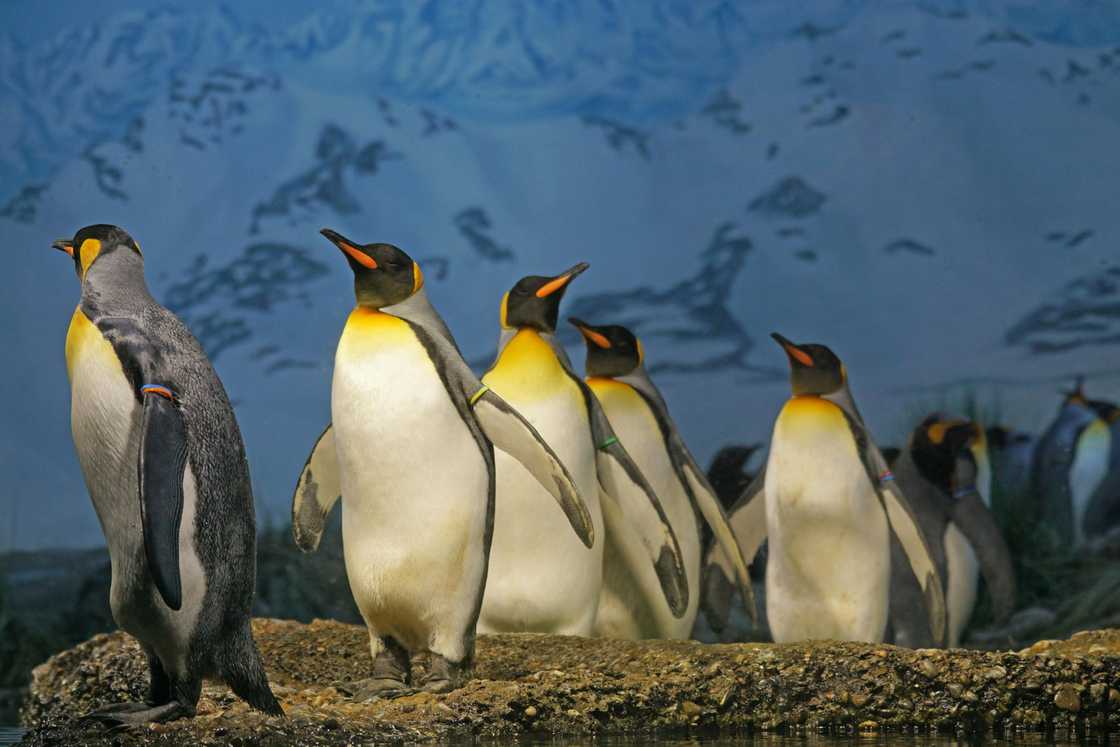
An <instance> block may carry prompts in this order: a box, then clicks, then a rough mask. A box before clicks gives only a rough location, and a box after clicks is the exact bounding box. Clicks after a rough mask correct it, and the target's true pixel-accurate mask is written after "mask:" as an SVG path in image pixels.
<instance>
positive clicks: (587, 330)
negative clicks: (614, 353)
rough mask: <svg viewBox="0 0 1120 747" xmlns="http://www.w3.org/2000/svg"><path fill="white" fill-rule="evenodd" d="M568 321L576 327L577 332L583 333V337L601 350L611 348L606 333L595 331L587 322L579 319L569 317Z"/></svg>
mask: <svg viewBox="0 0 1120 747" xmlns="http://www.w3.org/2000/svg"><path fill="white" fill-rule="evenodd" d="M568 322H569V323H570V324H571V325H572V326H573V327H575V328H576V329H578V330H579V333H580V334H581V335H583V338H584V339H585V340H587V341H588V342H590V343H591V344H592V345H595V346H596V347H600V348H602V349H603V350H610V349H611V341H610V340H608V339H607V338H606V335H603V334H602V333H600V332H596V331H595V330H594V329H592V328H591V325H589V324H588V323H587V322H583V321H580V320H579V319H569V320H568Z"/></svg>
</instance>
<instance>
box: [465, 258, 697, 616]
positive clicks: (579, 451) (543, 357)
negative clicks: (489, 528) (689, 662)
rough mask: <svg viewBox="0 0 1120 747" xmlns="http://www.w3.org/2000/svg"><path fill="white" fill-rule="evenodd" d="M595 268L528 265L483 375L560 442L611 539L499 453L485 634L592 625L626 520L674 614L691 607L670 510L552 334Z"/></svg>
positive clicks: (504, 307)
mask: <svg viewBox="0 0 1120 747" xmlns="http://www.w3.org/2000/svg"><path fill="white" fill-rule="evenodd" d="M587 267H588V265H587V264H586V263H580V264H578V265H576V266H575V267H572V268H571V269H569V270H567V271H565V272H563V273H561V274H559V275H556V276H552V277H546V276H538V275H531V276H528V277H525V278H522V279H521V280H520V281H518V282H517V283H516V284H515V285H514V286H513V288H511V289H510V290H509V291H508V292H507V293H506V294H505V296H504V297H503V298H502V302H501V314H500V316H501V326H502V332H501V337H500V339H499V342H498V354H497V357H496V358H495V361H494V364H493V365H492V366H491V368H490V369H489V371H487V372H486V374H485V375H484V376H483V377H482V383H483V384H485V385H486V386H489V387H490V388H491V390H492V391H494V392H495V393H497V394H498V395H499V396H501V397H502V398H503V399H505V400H506V401H507V402H508V403H510V405H512V406H513V407H514V408H516V409H517V411H518V412H520V413H521V414H522V415H523V416H524V417H525V418H526V419H527V420H528V421H529V422H530V423H532V425H533V426H534V427H535V428H536V429H537V430H538V432H539V433H540V434H541V436H542V437H543V438H544V439H545V440H546V441H547V442H548V444H549V445H550V446H551V447H552V448H553V450H554V451H555V452H556V454H557V456H558V457H559V458H560V459H561V461H562V462H563V463H564V465H565V466H566V467H567V468H568V469H569V471H570V472H571V474H572V476H573V478H574V479H575V481H576V485H577V487H578V488H579V491H580V494H581V495H583V496H584V499H585V500H586V501H587V505H588V509H589V510H590V512H591V518H592V523H593V524H594V525H595V527H596V534H598V536H600V537H604V538H605V542H598V543H596V545H595V547H593V548H592V549H590V550H588V549H586V548H584V547H581V546H580V545H579V540H578V539H577V538H576V537H574V536H573V535H572V534H571V533H570V532H567V531H564V529H563V527H562V526H560V525H561V524H562V523H563V522H564V521H565V519H564V516H563V514H562V513H560V512H559V511H558V510H555V509H551V507H549V506H547V505H543V506H542V505H541V502H540V501H541V497H542V495H543V493H544V489H543V488H542V487H541V486H540V484H539V483H538V482H537V481H536V479H535V478H534V477H533V476H532V475H531V474H530V473H529V472H528V471H527V470H526V469H525V468H524V467H523V466H521V464H520V463H518V462H517V461H516V460H515V459H514V458H513V457H511V456H509V455H507V454H504V453H502V452H499V453H497V454H495V459H494V461H495V470H496V474H497V494H496V498H495V509H494V512H495V515H494V538H493V541H492V543H491V546H490V569H489V573H488V575H487V579H486V591H485V594H484V595H483V600H482V611H481V613H480V616H479V621H478V629H479V631H480V632H484V633H492V632H521V631H530V632H537V633H553V634H560V635H584V636H588V635H591V634H592V632H593V626H594V624H595V618H596V613H597V610H598V606H599V596H600V593H601V590H602V575H603V547H604V544H605V543H609V542H610V538H611V537H613V536H615V535H616V534H617V533H618V532H619V531H623V529H621V528H620V527H619V526H618V524H624V525H625V531H627V532H628V533H635V532H636V533H638V535H639V539H640V544H638V545H637V546H636V549H637V550H638V552H639V556H640V557H644V562H646V563H649V564H650V565H651V566H652V568H653V572H654V574H655V575H656V577H657V578H658V580H659V581H660V583H661V589H662V592H663V594H664V595H665V598H666V602H667V604H668V605H669V608H670V610H671V611H672V613H673V614H674V615H677V616H680V615H683V614H684V612H685V610H686V608H687V604H688V583H687V577H686V575H685V570H684V565H683V561H682V559H681V551H680V548H679V546H678V544H677V540H676V536H675V535H674V533H673V530H672V528H671V527H670V526H669V523H668V519H667V518H666V516H665V511H664V509H663V508H662V506H661V503H660V501H659V500H658V498H657V496H656V495H655V494H654V492H653V489H652V488H651V487H650V486H649V484H648V483H647V482H646V480H645V478H644V477H642V473H641V470H640V469H639V468H638V467H637V465H635V464H634V462H633V460H632V459H631V458H630V456H629V454H627V452H626V449H625V448H624V447H623V444H622V443H621V442H620V441H619V439H618V438H617V436H616V435H615V434H614V431H612V430H611V427H610V423H609V422H608V420H607V418H606V416H605V415H604V414H603V410H602V407H601V406H600V404H599V401H598V400H597V399H596V398H595V395H594V394H593V393H592V392H591V390H590V388H589V387H588V386H587V384H586V383H584V381H583V380H582V379H581V378H579V376H577V375H576V374H575V372H574V371H573V370H572V367H571V363H570V362H569V360H568V356H567V354H566V353H565V352H564V349H563V348H562V347H561V346H560V345H559V344H558V343H557V342H556V339H555V336H554V335H555V332H556V321H557V318H558V315H559V309H560V302H561V299H562V298H563V296H564V292H565V290H566V289H567V287H568V284H569V283H570V282H571V281H572V280H573V279H574V278H575V277H577V276H578V275H579V274H580V273H582V272H583V271H584V270H586V269H587ZM601 504H609V505H601ZM606 519H610V522H608V523H607V524H606V527H605V532H604V521H605V520H606Z"/></svg>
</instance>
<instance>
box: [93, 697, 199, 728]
mask: <svg viewBox="0 0 1120 747" xmlns="http://www.w3.org/2000/svg"><path fill="white" fill-rule="evenodd" d="M194 714H195V709H194V708H192V707H190V706H187V705H184V704H183V703H180V702H178V701H174V700H173V701H171V702H170V703H164V704H163V705H158V706H153V705H151V704H150V703H117V704H115V705H114V706H109V707H106V708H101V709H98V710H96V711H91V712H90V713H87V714H86V715H85V716H83V717H82V718H81V719H80V720H81V721H83V722H92V723H99V724H103V725H105V726H108V727H110V729H109V733H110V734H114V733H117V732H120V731H124V730H126V729H128V728H129V727H131V726H139V725H142V724H152V723H160V722H164V721H174V720H175V719H179V718H188V717H190V716H194Z"/></svg>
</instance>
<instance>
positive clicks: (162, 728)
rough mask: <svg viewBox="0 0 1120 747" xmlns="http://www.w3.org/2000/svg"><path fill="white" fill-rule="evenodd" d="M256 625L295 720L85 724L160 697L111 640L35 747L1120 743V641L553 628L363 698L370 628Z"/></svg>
mask: <svg viewBox="0 0 1120 747" xmlns="http://www.w3.org/2000/svg"><path fill="white" fill-rule="evenodd" d="M254 631H255V633H256V636H257V640H258V642H259V643H260V646H261V650H262V653H263V655H264V658H265V663H266V665H267V667H268V674H269V677H270V679H271V681H272V683H273V687H274V689H275V692H276V695H277V697H278V698H279V699H280V702H281V703H282V704H283V706H284V708H285V710H286V711H287V714H288V718H287V719H279V718H268V717H266V716H264V715H263V714H260V713H257V712H254V711H250V710H249V709H248V707H247V706H246V705H245V704H244V703H243V702H242V701H240V700H239V699H237V698H236V697H235V696H233V695H232V694H231V693H230V692H229V690H228V689H227V688H226V687H225V686H224V685H221V684H208V685H207V686H206V687H205V688H204V690H203V695H202V700H201V702H200V703H199V709H198V716H197V717H195V718H193V719H185V720H182V721H178V722H174V723H171V724H164V725H156V726H152V727H145V728H135V729H132V730H129V731H125V732H120V733H116V734H113V735H109V734H107V733H105V732H104V731H101V730H100V729H99V728H96V727H94V728H90V729H85V730H83V729H81V728H80V727H78V725H76V724H75V723H74V721H73V718H74V717H75V716H76V715H80V714H82V713H84V712H86V711H88V710H90V709H92V708H94V707H98V706H101V705H105V704H108V703H111V702H114V701H120V700H136V699H140V698H142V697H143V695H144V693H145V690H146V687H147V679H148V676H147V669H146V665H145V664H144V660H143V656H142V655H141V653H140V650H139V648H138V647H137V646H136V644H135V642H134V641H133V640H132V639H130V638H128V637H127V636H125V635H124V634H121V633H114V634H112V635H100V636H96V637H95V638H93V639H91V640H89V641H87V642H85V643H83V644H81V645H79V646H77V647H75V648H73V649H71V650H69V651H65V652H63V653H61V654H59V655H58V656H55V657H53V658H52V659H51V660H50V661H48V662H47V663H46V664H44V665H42V666H41V667H39V668H38V669H37V670H36V671H35V676H34V682H33V683H32V688H31V696H30V698H29V701H28V703H27V704H26V706H25V709H24V720H25V723H27V724H28V725H29V726H32V727H33V728H32V731H31V732H30V733H29V734H28V737H27V739H28V741H29V742H31V743H44V742H51V741H56V740H57V741H67V742H82V743H94V744H96V743H103V744H110V743H114V744H226V743H229V742H231V741H240V742H243V743H258V742H263V743H275V744H286V743H292V742H294V741H298V742H300V743H302V744H346V743H349V742H357V741H369V740H377V741H416V740H420V739H433V738H447V737H451V736H472V735H473V736H515V735H518V734H524V733H530V732H536V733H551V734H567V735H589V734H599V733H607V732H609V733H620V734H621V733H644V734H649V733H651V732H658V733H667V732H673V733H679V732H680V731H681V730H684V729H693V728H706V727H707V728H714V727H720V728H723V729H726V730H729V731H741V730H744V729H754V730H759V731H761V730H780V731H797V730H799V729H811V730H819V729H827V730H830V731H833V732H842V733H848V732H851V731H875V730H890V731H913V730H917V731H919V732H921V733H925V732H928V731H931V730H939V731H942V732H962V731H971V732H983V731H988V730H993V731H995V732H996V733H1000V732H1001V731H1003V730H1005V729H1006V730H1031V731H1033V730H1045V729H1047V728H1057V729H1060V730H1064V729H1067V728H1074V727H1076V728H1084V729H1087V730H1088V731H1090V732H1097V733H1100V732H1103V731H1104V730H1106V729H1107V730H1109V731H1110V732H1111V733H1113V734H1116V733H1120V717H1118V715H1117V713H1118V712H1120V692H1118V691H1117V689H1116V688H1117V687H1118V685H1117V683H1120V631H1116V630H1110V631H1098V632H1093V633H1088V634H1081V635H1078V636H1075V637H1074V638H1073V639H1071V640H1070V641H1065V642H1042V643H1040V644H1037V645H1036V646H1034V647H1032V649H1028V650H1027V651H1025V652H1020V653H1013V652H981V651H963V650H958V651H910V650H908V649H900V648H895V647H892V646H885V645H866V644H854V643H834V642H815V643H808V644H787V645H774V644H728V645H706V644H701V643H695V642H688V641H644V642H637V643H632V642H624V641H610V640H602V639H582V638H566V637H555V636H541V635H502V636H481V637H480V638H479V641H478V649H477V666H476V669H475V678H474V680H472V681H471V682H469V683H468V684H467V685H466V686H465V687H463V688H462V689H460V690H458V691H456V692H453V693H450V694H448V695H443V696H432V695H428V694H417V695H412V696H409V697H404V698H400V699H397V700H392V701H383V700H374V701H371V702H366V703H358V702H354V701H352V700H351V699H349V698H348V697H347V696H346V695H345V694H343V693H342V692H340V690H339V689H338V688H336V687H335V686H334V685H335V684H341V685H343V687H345V683H346V682H352V681H354V680H358V679H362V678H364V677H368V676H369V664H370V660H369V648H368V638H367V636H366V632H365V629H364V628H361V627H356V626H352V625H344V624H341V623H336V622H327V621H315V622H313V623H311V624H310V625H302V624H299V623H294V622H285V621H280V620H257V621H256V622H255V624H254Z"/></svg>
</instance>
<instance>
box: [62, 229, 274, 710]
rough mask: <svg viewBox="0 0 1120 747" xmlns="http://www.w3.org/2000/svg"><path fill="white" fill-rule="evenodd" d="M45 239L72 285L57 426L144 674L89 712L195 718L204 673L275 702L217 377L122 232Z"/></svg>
mask: <svg viewBox="0 0 1120 747" xmlns="http://www.w3.org/2000/svg"><path fill="white" fill-rule="evenodd" d="M53 246H54V248H56V249H59V250H61V251H63V252H65V253H66V254H68V255H69V256H70V257H71V258H72V259H73V261H74V269H75V271H76V272H77V275H78V280H79V281H80V283H81V300H80V302H79V303H78V307H77V308H76V309H75V310H74V314H73V316H72V317H71V320H70V328H69V331H68V332H67V334H66V369H67V372H68V374H69V378H70V393H71V402H70V427H71V433H72V434H73V437H74V446H75V449H76V451H77V454H78V462H79V464H80V465H81V469H82V474H83V475H84V477H85V482H86V487H87V489H88V490H89V494H90V498H91V499H92V502H93V507H94V510H95V511H96V512H97V518H98V519H99V521H100V522H101V529H102V531H103V532H104V534H105V540H106V543H107V544H108V546H109V558H110V567H111V570H112V587H111V589H110V594H109V605H110V608H111V610H112V614H113V619H114V620H115V621H116V623H117V625H119V626H120V627H121V629H122V630H124V631H125V632H127V633H128V634H130V635H131V636H133V637H134V638H136V639H137V640H138V641H139V642H140V647H141V648H142V649H143V651H144V654H145V656H146V657H147V660H148V669H149V672H150V675H151V680H150V683H149V688H148V699H147V701H146V702H143V703H120V704H116V705H111V706H108V707H106V708H102V709H100V710H97V711H94V712H92V713H90V714H88V715H87V717H88V718H91V719H94V720H96V721H101V722H106V723H111V724H143V723H150V722H162V721H171V720H174V719H178V718H184V717H190V716H193V715H194V714H195V709H196V707H197V704H198V699H199V695H200V694H201V690H202V680H203V678H204V677H219V678H221V679H223V680H225V682H226V683H227V684H228V685H229V686H230V687H231V688H232V689H233V691H234V692H235V693H236V694H237V695H239V696H240V697H242V698H243V699H245V700H246V701H247V702H248V703H249V705H251V706H252V707H254V708H256V709H258V710H261V711H264V712H265V713H268V714H271V715H283V711H282V710H281V708H280V705H279V703H277V702H276V698H275V697H274V696H273V694H272V690H271V689H270V688H269V685H268V680H267V679H266V677H265V671H264V665H263V664H262V662H261V657H260V653H259V652H258V650H257V646H256V643H255V642H254V640H253V634H252V631H251V629H250V626H249V623H250V610H251V607H252V603H253V592H254V585H255V583H256V529H255V519H254V513H253V491H252V486H251V482H250V480H249V465H248V463H247V461H246V458H245V447H244V445H243V443H242V440H241V432H240V431H239V430H238V427H237V419H236V418H235V417H234V414H233V408H232V407H231V406H230V402H229V398H228V397H227V396H226V392H225V389H224V388H223V387H222V383H221V381H219V379H218V376H217V374H216V373H215V372H214V369H213V367H212V366H211V365H210V361H209V360H208V359H207V357H206V354H205V353H204V352H203V350H202V347H201V346H200V345H199V343H198V341H197V340H196V339H195V338H194V336H193V335H191V333H190V331H189V330H188V329H187V327H186V326H185V325H184V324H183V323H182V322H181V321H180V320H179V319H178V318H177V317H176V316H175V315H174V314H172V313H171V312H170V311H168V310H167V309H165V308H164V307H163V306H161V305H159V303H157V302H156V300H155V299H154V298H152V296H151V294H150V293H149V291H148V286H147V283H146V282H145V279H144V258H143V255H142V254H141V252H140V245H139V244H137V243H136V241H135V240H134V239H133V238H132V237H131V236H129V234H128V233H127V232H126V231H125V230H124V229H121V228H118V227H117V226H111V225H92V226H86V227H85V228H82V229H81V230H79V231H78V232H77V234H75V235H74V238H73V239H60V240H58V241H56V242H54V244H53Z"/></svg>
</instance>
